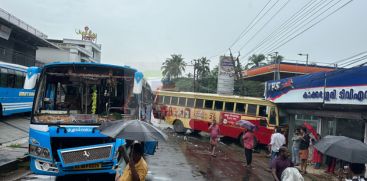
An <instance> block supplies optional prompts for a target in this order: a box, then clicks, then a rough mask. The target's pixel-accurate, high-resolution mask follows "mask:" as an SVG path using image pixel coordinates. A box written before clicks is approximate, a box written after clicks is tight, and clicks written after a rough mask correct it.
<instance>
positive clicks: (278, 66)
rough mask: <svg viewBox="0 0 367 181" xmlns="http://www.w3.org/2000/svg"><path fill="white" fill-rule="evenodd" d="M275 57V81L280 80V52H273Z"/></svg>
mask: <svg viewBox="0 0 367 181" xmlns="http://www.w3.org/2000/svg"><path fill="white" fill-rule="evenodd" d="M273 53H274V54H275V56H273V63H274V80H279V79H280V70H279V69H280V61H279V60H278V53H279V52H273ZM273 53H270V54H268V55H271V54H273Z"/></svg>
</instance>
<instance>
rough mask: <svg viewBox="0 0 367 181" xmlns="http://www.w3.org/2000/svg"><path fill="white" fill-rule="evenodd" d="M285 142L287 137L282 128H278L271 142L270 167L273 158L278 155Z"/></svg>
mask: <svg viewBox="0 0 367 181" xmlns="http://www.w3.org/2000/svg"><path fill="white" fill-rule="evenodd" d="M284 144H285V137H284V135H282V133H281V129H280V128H276V129H275V133H273V134H272V135H271V138H270V144H269V147H270V150H271V156H270V168H271V165H272V162H273V160H274V159H275V158H276V157H277V154H278V152H279V149H280V147H282V146H283V145H284Z"/></svg>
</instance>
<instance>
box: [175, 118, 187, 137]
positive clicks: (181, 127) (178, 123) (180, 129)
mask: <svg viewBox="0 0 367 181" xmlns="http://www.w3.org/2000/svg"><path fill="white" fill-rule="evenodd" d="M173 129H174V130H175V132H176V133H180V134H183V133H185V132H186V128H185V127H184V125H183V124H182V122H181V121H180V120H176V121H175V122H174V123H173Z"/></svg>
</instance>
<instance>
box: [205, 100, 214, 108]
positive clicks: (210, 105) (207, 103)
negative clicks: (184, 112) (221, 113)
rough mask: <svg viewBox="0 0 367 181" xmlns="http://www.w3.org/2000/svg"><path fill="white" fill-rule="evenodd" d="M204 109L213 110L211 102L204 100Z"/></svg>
mask: <svg viewBox="0 0 367 181" xmlns="http://www.w3.org/2000/svg"><path fill="white" fill-rule="evenodd" d="M205 109H213V101H212V100H205Z"/></svg>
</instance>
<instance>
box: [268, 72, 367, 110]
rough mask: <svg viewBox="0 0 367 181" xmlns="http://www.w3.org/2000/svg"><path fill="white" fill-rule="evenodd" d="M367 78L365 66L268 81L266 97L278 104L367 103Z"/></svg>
mask: <svg viewBox="0 0 367 181" xmlns="http://www.w3.org/2000/svg"><path fill="white" fill-rule="evenodd" d="M366 77H367V67H365V66H362V67H355V68H350V69H341V70H336V71H332V72H319V73H313V74H309V75H303V76H297V77H291V78H286V79H281V80H278V81H268V82H267V83H266V90H265V97H266V99H268V100H270V101H273V102H275V103H324V104H351V105H367V79H366Z"/></svg>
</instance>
